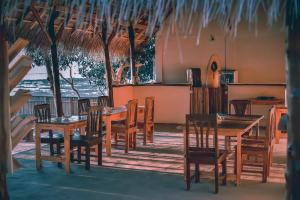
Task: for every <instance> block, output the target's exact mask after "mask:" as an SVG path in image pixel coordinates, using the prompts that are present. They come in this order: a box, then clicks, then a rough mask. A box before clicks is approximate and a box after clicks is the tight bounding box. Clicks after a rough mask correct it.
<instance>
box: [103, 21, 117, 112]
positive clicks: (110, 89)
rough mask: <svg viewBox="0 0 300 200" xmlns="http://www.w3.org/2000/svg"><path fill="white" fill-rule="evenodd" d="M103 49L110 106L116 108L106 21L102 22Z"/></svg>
mask: <svg viewBox="0 0 300 200" xmlns="http://www.w3.org/2000/svg"><path fill="white" fill-rule="evenodd" d="M101 38H102V47H103V51H104V58H105V70H106V85H107V89H108V97H109V106H111V107H113V106H114V94H113V87H112V69H111V63H110V56H109V43H110V41H109V38H107V22H106V20H105V19H104V20H103V22H102V36H101Z"/></svg>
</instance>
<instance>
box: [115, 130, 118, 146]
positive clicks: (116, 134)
mask: <svg viewBox="0 0 300 200" xmlns="http://www.w3.org/2000/svg"><path fill="white" fill-rule="evenodd" d="M115 143H116V147H117V146H118V133H117V132H115Z"/></svg>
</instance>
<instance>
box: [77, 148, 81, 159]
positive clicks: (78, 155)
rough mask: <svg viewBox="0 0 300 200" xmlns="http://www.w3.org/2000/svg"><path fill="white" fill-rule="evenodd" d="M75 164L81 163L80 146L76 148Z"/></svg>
mask: <svg viewBox="0 0 300 200" xmlns="http://www.w3.org/2000/svg"><path fill="white" fill-rule="evenodd" d="M77 162H78V163H81V145H78V146H77Z"/></svg>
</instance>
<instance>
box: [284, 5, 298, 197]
mask: <svg viewBox="0 0 300 200" xmlns="http://www.w3.org/2000/svg"><path fill="white" fill-rule="evenodd" d="M294 6H296V5H293V4H292V1H287V6H286V26H287V38H286V64H287V66H286V67H287V70H286V71H287V95H288V96H287V99H288V154H287V169H286V189H287V193H286V194H287V195H286V199H288V200H292V199H300V187H299V183H300V126H299V122H300V78H299V77H300V16H299V15H298V16H294V15H293V13H295V10H296V9H295V8H294ZM294 9H295V10H294ZM299 9H300V5H298V10H299ZM291 15H292V16H291Z"/></svg>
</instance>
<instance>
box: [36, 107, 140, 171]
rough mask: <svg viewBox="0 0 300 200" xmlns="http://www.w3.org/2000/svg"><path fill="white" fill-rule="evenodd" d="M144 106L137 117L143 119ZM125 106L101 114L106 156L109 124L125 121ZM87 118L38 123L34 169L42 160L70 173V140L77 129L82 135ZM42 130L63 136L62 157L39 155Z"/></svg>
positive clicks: (109, 145) (75, 116)
mask: <svg viewBox="0 0 300 200" xmlns="http://www.w3.org/2000/svg"><path fill="white" fill-rule="evenodd" d="M144 110H145V107H144V106H138V117H143V115H144ZM126 117H127V109H126V106H121V107H114V108H111V107H105V108H104V109H103V112H102V120H103V122H104V123H105V148H106V154H107V156H111V139H112V137H111V122H112V121H118V120H123V119H126ZM86 122H87V116H84V115H80V116H79V115H73V116H69V117H53V118H51V119H50V120H44V121H38V122H36V124H35V146H36V169H37V170H40V169H41V166H42V160H47V161H52V162H60V163H64V168H65V171H66V173H67V174H69V173H70V171H71V168H70V158H71V155H70V150H71V149H70V140H71V136H72V135H73V133H74V130H76V129H79V130H80V134H84V132H85V128H86V124H87V123H86ZM43 130H47V131H49V130H52V131H58V132H61V133H63V134H64V155H55V156H49V155H42V154H41V132H42V131H43Z"/></svg>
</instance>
